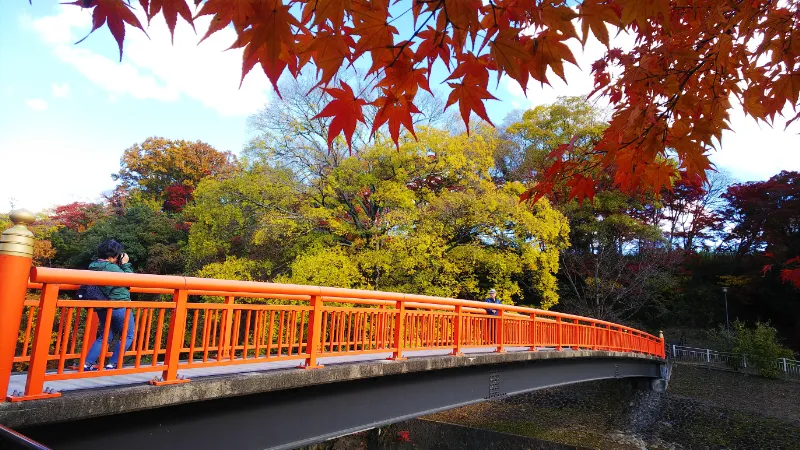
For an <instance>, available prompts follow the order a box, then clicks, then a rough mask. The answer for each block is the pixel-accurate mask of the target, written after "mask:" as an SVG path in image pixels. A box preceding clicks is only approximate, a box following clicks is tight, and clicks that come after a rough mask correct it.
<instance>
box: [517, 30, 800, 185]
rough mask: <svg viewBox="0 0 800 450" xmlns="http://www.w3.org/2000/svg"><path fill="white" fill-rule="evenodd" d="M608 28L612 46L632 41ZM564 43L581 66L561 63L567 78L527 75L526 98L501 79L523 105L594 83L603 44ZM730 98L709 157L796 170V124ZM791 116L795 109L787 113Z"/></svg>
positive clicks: (729, 164) (728, 163) (751, 174)
mask: <svg viewBox="0 0 800 450" xmlns="http://www.w3.org/2000/svg"><path fill="white" fill-rule="evenodd" d="M610 34H611V36H612V38H611V47H612V48H614V47H618V48H622V49H623V50H625V49H629V48H631V47H632V46H633V43H634V42H633V36H632V35H628V34H620V35H616V36H615V34H614V32H611V33H610ZM568 45H569V46H570V49H571V50H572V52H573V54H574V55H575V59H576V60H577V62H578V65H579V66H580V69H579V68H578V67H575V66H573V65H572V64H565V66H564V67H565V69H564V72H565V76H566V78H567V80H568V81H569V84H566V83H564V81H563V80H561V79H560V78H558V76H556V75H555V74H553V73H552V72H548V79H549V80H550V83H551V84H552V87H550V86H547V85H545V86H544V87H542V86H541V85H540V84H539V83H538V82H533V81H532V82H530V83H529V84H528V96H527V99H525V97H523V92H522V88H520V87H519V85H518V84H517V82H516V81H514V80H512V79H510V78H508V77H507V76H506V77H503V81H502V85H503V86H505V89H506V90H507V91H508V92H509V93H511V94H512V95H514V96H515V97H517V100H519V101H521V102H524V103H523V104H524V105H525V106H526V107H528V108H532V107H535V106H538V105H543V104H548V103H553V102H554V101H556V99H557V98H558V97H560V96H575V95H586V94H589V93H590V92H591V91H592V89H594V78H593V76H592V74H591V64H592V63H593V62H595V61H596V60H598V59H600V58H601V57H602V56H603V55H604V54H605V51H606V49H605V46H603V45H602V44H601V43H600V42H599V41H597V40H596V39H595V38H594V37H590V38H589V39H588V40H587V42H586V48H585V49H584V50H581V48H580V44H579V43H578V42H577V41H575V40H571V41H569V42H568ZM581 69H582V70H581ZM590 101H594V102H595V105H596V106H597V107H599V108H607V107H608V101H607V100H606V99H604V98H596V97H594V98H592V99H590ZM732 103H733V105H734V107H733V110H732V111H731V120H730V128H731V130H730V131H728V130H726V131H724V132H723V133H722V142H721V145H719V147H718V149H717V151H715V152H713V153H712V154H711V161H712V162H713V163H714V164H715V165H716V166H717V167H718V168H721V169H726V170H729V171H730V172H731V173H732V174H733V176H734V177H735V178H736V179H738V180H739V181H754V180H765V179H767V178H769V177H771V176H772V175H775V174H777V173H778V172H780V171H781V170H796V171H800V134H798V132H800V125H793V126H791V127H790V128H789V129H788V130H786V131H784V129H783V128H784V124H783V123H782V122H781V120H780V119H779V120H776V124H775V128H772V127H770V126H769V125H766V124H764V123H760V124H757V123H756V121H755V120H753V119H752V118H750V117H745V115H744V112H743V111H742V108H741V106H740V105H738V104H737V103H736V101H735V100H733V99H732ZM793 116H794V113H792V114H791V115H790V116H789V117H793Z"/></svg>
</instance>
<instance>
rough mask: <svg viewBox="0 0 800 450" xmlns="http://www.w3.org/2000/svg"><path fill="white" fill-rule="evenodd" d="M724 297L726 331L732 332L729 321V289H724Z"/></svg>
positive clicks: (724, 287) (725, 287)
mask: <svg viewBox="0 0 800 450" xmlns="http://www.w3.org/2000/svg"><path fill="white" fill-rule="evenodd" d="M722 295H724V296H725V329H726V330H728V332H730V331H731V322H730V320H728V287H727V286H723V287H722Z"/></svg>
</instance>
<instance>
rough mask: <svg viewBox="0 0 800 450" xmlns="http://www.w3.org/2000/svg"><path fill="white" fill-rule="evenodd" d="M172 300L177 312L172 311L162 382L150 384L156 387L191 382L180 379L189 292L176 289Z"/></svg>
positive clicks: (157, 381)
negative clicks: (179, 365) (179, 363)
mask: <svg viewBox="0 0 800 450" xmlns="http://www.w3.org/2000/svg"><path fill="white" fill-rule="evenodd" d="M172 298H173V301H174V302H175V310H174V311H172V316H171V317H170V318H169V332H168V333H167V349H166V354H165V355H164V367H165V369H164V372H163V374H162V376H161V379H160V380H158V379H156V380H153V381H151V382H150V384H154V385H156V386H163V385H166V384H178V383H186V382H188V381H189V379H188V378H178V362H179V361H180V357H181V348H183V340H184V339H185V336H184V331H185V330H186V303H187V302H188V300H189V292H188V291H187V290H186V289H175V293H174V294H173V295H172ZM156 358H158V355H154V356H153V360H154V361H155V359H156Z"/></svg>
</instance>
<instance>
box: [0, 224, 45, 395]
mask: <svg viewBox="0 0 800 450" xmlns="http://www.w3.org/2000/svg"><path fill="white" fill-rule="evenodd" d="M9 218H10V219H11V222H12V223H13V224H14V226H12V227H11V228H9V229H7V230H5V231H4V232H3V234H2V236H0V402H4V401H6V396H7V393H8V383H9V380H10V377H11V366H12V365H13V362H14V351H15V349H16V347H17V334H18V333H19V324H20V321H21V320H22V310H23V309H24V307H25V292H26V291H27V288H28V276H29V274H30V271H31V260H32V259H33V233H31V232H30V230H28V227H27V225H30V224H32V223H33V222H34V221H35V220H36V217H35V216H34V215H33V213H32V212H30V211H28V210H25V209H18V210H15V211H11V214H9Z"/></svg>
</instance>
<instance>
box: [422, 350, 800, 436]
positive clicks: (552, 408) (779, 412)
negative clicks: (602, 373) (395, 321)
mask: <svg viewBox="0 0 800 450" xmlns="http://www.w3.org/2000/svg"><path fill="white" fill-rule="evenodd" d="M429 418H431V419H434V420H438V421H443V422H448V423H457V424H461V425H465V426H470V427H476V428H482V429H490V430H495V431H502V432H507V433H512V434H516V435H523V436H532V437H535V438H537V439H541V440H546V441H552V442H558V443H563V444H569V445H575V446H580V447H586V448H598V449H606V448H615V449H643V448H648V449H676V448H728V449H743V450H745V449H747V450H751V449H773V448H774V449H798V448H800V384H798V383H795V382H789V381H783V380H772V379H766V378H761V377H752V376H746V375H742V374H737V373H731V372H724V371H716V370H709V369H705V368H700V367H694V366H687V365H676V366H675V367H674V368H673V372H672V379H671V380H670V385H669V390H668V391H667V392H666V393H663V394H659V393H655V392H646V391H640V390H637V389H635V388H634V386H633V385H631V384H630V383H627V382H624V381H602V382H594V383H585V384H582V385H573V386H564V387H559V388H552V389H547V390H541V391H536V392H532V393H528V394H523V395H519V396H515V397H510V398H507V399H504V400H501V401H495V402H486V403H481V404H478V405H471V406H468V407H464V408H459V409H455V410H451V411H446V412H443V413H439V414H435V415H433V416H430V417H429Z"/></svg>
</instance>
